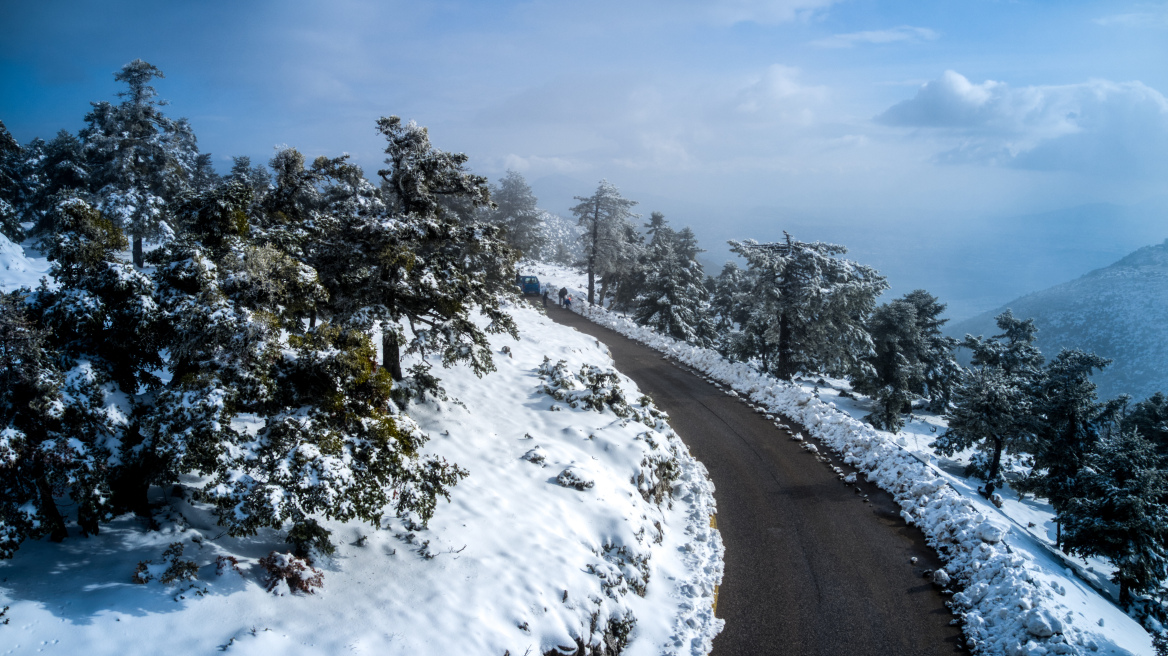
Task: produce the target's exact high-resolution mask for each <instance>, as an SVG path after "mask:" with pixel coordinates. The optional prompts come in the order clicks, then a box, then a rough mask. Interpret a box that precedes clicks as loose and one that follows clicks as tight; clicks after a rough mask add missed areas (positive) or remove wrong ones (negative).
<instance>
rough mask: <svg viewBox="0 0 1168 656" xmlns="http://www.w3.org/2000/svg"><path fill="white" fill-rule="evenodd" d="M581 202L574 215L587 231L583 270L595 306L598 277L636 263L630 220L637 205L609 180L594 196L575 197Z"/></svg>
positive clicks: (582, 238)
mask: <svg viewBox="0 0 1168 656" xmlns="http://www.w3.org/2000/svg"><path fill="white" fill-rule="evenodd" d="M576 200H578V201H580V202H579V203H578V204H577V205H576V206H575V207H573V208H572V214H573V215H574V216H575V217H576V220H577V222H578V224H579V225H580V227H581V228H583V229H584V232H583V234H582V235H581V237H580V239H581V241H582V243H583V244H584V269H585V271H586V272H587V274H588V303H589V304H595V303H596V278H597V277H604V276H610V275H613V274H618V273H619V272H620V271H621V270H622V269H623V268H627V267H628V265H629V263H630V262H632V261H635V260H636V252H635V250H634V246H635V244H634V243H632V242H631V241H630V239H632V236H633V235H635V234H636V230H635V229H634V228H633V224H632V223H631V222H630V219H633V218H635V217H636V216H637V215H636V214H633V212H632V208H633V206H634V205H636V204H637V201H635V200H629V199H627V198H625V197H624V196H621V194H620V191H619V190H618V189H617V188H616V187H615V186H614V185H613V184H612V183H610V182H609V181H608V180H601V181H600V184H599V185H598V186H597V187H596V191H595V192H594V193H593V194H592V195H591V196H576Z"/></svg>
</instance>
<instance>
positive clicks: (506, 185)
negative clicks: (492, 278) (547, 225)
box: [489, 171, 547, 257]
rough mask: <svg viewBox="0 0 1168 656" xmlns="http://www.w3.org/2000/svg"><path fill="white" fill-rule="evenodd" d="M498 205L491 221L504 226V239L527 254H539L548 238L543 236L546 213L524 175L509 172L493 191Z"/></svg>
mask: <svg viewBox="0 0 1168 656" xmlns="http://www.w3.org/2000/svg"><path fill="white" fill-rule="evenodd" d="M491 199H492V200H493V201H494V202H495V205H496V206H497V207H496V209H495V210H494V211H492V212H489V216H490V220H491V222H492V223H495V224H497V225H499V226H502V228H503V238H504V240H505V241H506V242H507V245H509V246H510V247H511V248H513V249H515V250H516V251H518V252H519V254H520V255H521V256H524V257H537V256H538V255H539V252H540V250H541V249H542V248H543V246H544V244H545V243H546V242H547V238H546V237H544V235H543V213H542V212H540V210H539V209H538V208H537V207H536V203H537V202H538V201H537V200H536V198H535V194H534V193H532V191H531V187H530V186H528V184H527V181H526V180H524V179H523V176H522V175H521V174H519V173H517V172H515V171H507V174H506V175H505V176H503V179H502V180H500V181H499V186H498V187H495V188H493V189H492V190H491Z"/></svg>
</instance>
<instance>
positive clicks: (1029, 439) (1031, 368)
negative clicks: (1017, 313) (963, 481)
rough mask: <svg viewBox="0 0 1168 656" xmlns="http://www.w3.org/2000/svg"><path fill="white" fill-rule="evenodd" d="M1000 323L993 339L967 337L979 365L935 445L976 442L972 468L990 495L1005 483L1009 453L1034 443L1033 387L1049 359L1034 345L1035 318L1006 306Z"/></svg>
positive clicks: (952, 448)
mask: <svg viewBox="0 0 1168 656" xmlns="http://www.w3.org/2000/svg"><path fill="white" fill-rule="evenodd" d="M997 323H998V328H999V329H1001V330H1002V333H1001V334H999V335H995V336H993V337H992V338H990V339H983V338H981V337H973V336H972V335H966V336H965V341H964V342H963V343H962V346H964V347H965V348H968V349H970V350H972V351H973V359H972V364H973V368H972V370H971V371H969V372H968V373H967V374H966V375H965V376H964V378H963V380H962V381H961V384H960V385H959V386H958V388H957V389H956V391H955V392H954V396H953V407H952V408H951V409H950V411H949V413H948V414H946V415H945V417H946V419H948V421H949V430H947V431H945V434H944V435H942V436H941V437H939V438H938V439H937V440H936V441H934V442H933V443H932V444H931V446H932V447H934V448H935V449H937V451H938V452H939V453H941V454H943V455H953V454H955V453H957V452H958V451H964V450H965V449H968V448H970V447H975V446H976V447H977V448H978V452H977V453H976V454H975V455H974V457H973V458H972V459H971V461H970V463H969V465H968V466H967V467H966V472H967V473H968V474H972V475H975V476H977V477H979V478H981V479H982V480H984V481H985V482H986V486H985V494H986V496H991V495H992V494H993V492H994V489H995V488H996V487H997V486H998V485H1001V484H1002V482H1003V477H1002V457H1003V455H1004V454H1006V453H1007V452H1015V453H1022V452H1027V451H1030V450H1032V448H1033V432H1032V426H1031V424H1030V416H1031V413H1032V412H1033V409H1032V402H1033V397H1032V395H1031V388H1032V386H1034V385H1035V384H1036V382H1037V381H1038V379H1039V378H1040V376H1041V374H1042V372H1041V369H1040V367H1041V365H1042V360H1043V358H1042V353H1041V352H1039V350H1038V347H1036V346H1035V345H1034V338H1035V335H1036V334H1037V332H1038V328H1037V327H1035V325H1034V320H1033V319H1025V320H1021V319H1016V318H1015V317H1014V314H1013V313H1012V312H1010V311H1009V310H1006V311H1005V312H1003V313H1002V314H1000V315H998V317H997Z"/></svg>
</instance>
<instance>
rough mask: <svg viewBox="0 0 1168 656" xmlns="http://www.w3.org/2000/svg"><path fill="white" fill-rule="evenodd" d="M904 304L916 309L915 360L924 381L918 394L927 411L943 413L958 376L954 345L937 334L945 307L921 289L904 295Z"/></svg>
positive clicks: (958, 367) (951, 341)
mask: <svg viewBox="0 0 1168 656" xmlns="http://www.w3.org/2000/svg"><path fill="white" fill-rule="evenodd" d="M904 300H905V301H907V302H909V303H912V305H913V307H914V308H915V309H916V316H917V321H916V325H917V329H918V330H919V331H920V334H921V345H920V350H918V351H917V360H918V361H919V362H920V363H921V364H922V365H923V366H924V380H923V387H922V389H921V390H920V394H921V396H923V397H924V398H925V399H927V400H928V405H927V407H928V409H929V410H931V411H933V412H944V411H945V410H946V409H947V408H948V407H949V403H950V400H951V399H952V398H953V390H954V389H955V388H956V386H957V383H958V381H960V380H961V374H962V369H961V365H959V364H958V363H957V359H956V358H955V357H954V350H955V349H956V348H957V345H958V342H957V340H956V339H954V338H952V337H949V336H947V335H945V334H944V333H942V332H941V327H942V326H944V325H945V323H946V322H948V321H949V320H948V319H942V318H941V313H942V312H944V311H945V307H946V306H945V304H944V303H941V302H940V301H939V300H937V297H936V296H933V295H932V294H930V293H929V292H927V291H925V290H923V289H917V290H914V291H911V292H909V293H907V294H905V295H904Z"/></svg>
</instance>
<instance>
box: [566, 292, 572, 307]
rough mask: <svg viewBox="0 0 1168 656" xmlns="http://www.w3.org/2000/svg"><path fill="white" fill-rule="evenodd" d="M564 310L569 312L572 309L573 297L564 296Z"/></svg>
mask: <svg viewBox="0 0 1168 656" xmlns="http://www.w3.org/2000/svg"><path fill="white" fill-rule="evenodd" d="M564 308H566V309H568V310H571V309H572V297H571V296H568V295H567V294H564Z"/></svg>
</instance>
